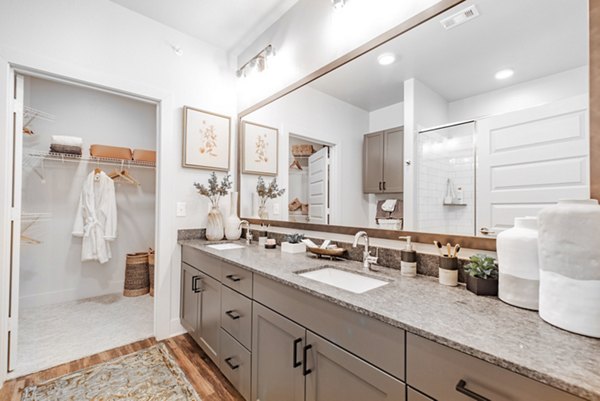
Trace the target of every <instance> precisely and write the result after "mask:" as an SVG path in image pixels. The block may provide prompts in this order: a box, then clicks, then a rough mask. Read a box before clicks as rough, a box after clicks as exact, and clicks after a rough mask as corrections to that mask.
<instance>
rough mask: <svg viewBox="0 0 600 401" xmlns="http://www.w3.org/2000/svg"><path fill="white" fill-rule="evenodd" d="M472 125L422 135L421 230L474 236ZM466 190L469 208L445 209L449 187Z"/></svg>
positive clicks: (419, 157)
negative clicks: (451, 184)
mask: <svg viewBox="0 0 600 401" xmlns="http://www.w3.org/2000/svg"><path fill="white" fill-rule="evenodd" d="M473 133H474V130H473V126H472V125H471V124H469V125H466V126H459V127H453V128H448V129H444V130H438V131H434V132H428V133H423V134H419V137H418V144H417V176H418V179H417V185H416V200H417V207H416V225H417V230H418V231H427V232H436V233H448V234H463V235H474V224H475V222H474V221H475V208H474V200H475V189H474V188H475V168H474V157H473V155H474V143H473ZM448 179H451V180H452V183H453V185H454V190H455V192H457V189H458V188H459V187H461V188H462V189H463V203H466V206H445V205H444V204H443V203H444V197H445V196H446V186H447V181H448Z"/></svg>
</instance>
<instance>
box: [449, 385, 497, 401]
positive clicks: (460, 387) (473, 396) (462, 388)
mask: <svg viewBox="0 0 600 401" xmlns="http://www.w3.org/2000/svg"><path fill="white" fill-rule="evenodd" d="M466 385H467V382H466V381H464V380H460V381H459V382H458V383H457V384H456V391H458V392H459V393H461V394H464V395H466V396H467V397H469V398H471V399H473V400H477V401H491V400H490V399H489V398H486V397H484V396H482V395H479V394H477V393H476V392H474V391H471V390H469V389H467V388H466Z"/></svg>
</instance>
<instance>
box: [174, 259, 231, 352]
mask: <svg viewBox="0 0 600 401" xmlns="http://www.w3.org/2000/svg"><path fill="white" fill-rule="evenodd" d="M179 315H180V319H181V325H182V326H183V327H184V328H185V329H186V330H187V331H188V333H189V334H190V335H191V336H192V338H193V339H194V340H195V341H196V342H197V343H198V345H200V347H202V349H203V350H204V352H206V354H207V355H208V356H209V357H210V358H211V359H212V360H213V361H214V362H215V363H216V362H217V361H218V359H217V357H218V353H219V336H220V334H219V329H220V327H221V283H219V282H218V281H217V280H215V279H214V278H212V277H210V276H209V275H207V274H205V273H203V272H202V271H200V270H198V269H196V268H194V267H191V266H190V265H188V264H186V263H182V264H181V307H180V312H179Z"/></svg>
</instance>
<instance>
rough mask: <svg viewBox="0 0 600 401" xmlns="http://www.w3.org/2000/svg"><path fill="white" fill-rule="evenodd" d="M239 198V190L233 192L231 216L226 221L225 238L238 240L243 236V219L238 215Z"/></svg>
mask: <svg viewBox="0 0 600 401" xmlns="http://www.w3.org/2000/svg"><path fill="white" fill-rule="evenodd" d="M237 198H238V197H237V192H232V193H231V206H230V208H229V217H227V220H226V221H225V238H227V239H228V240H230V241H236V240H238V239H240V237H241V236H242V228H241V227H240V223H241V220H240V218H239V217H238V215H237Z"/></svg>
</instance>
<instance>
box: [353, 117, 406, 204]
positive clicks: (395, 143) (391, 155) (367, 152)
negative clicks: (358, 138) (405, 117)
mask: <svg viewBox="0 0 600 401" xmlns="http://www.w3.org/2000/svg"><path fill="white" fill-rule="evenodd" d="M403 165H404V129H403V128H402V127H400V128H394V129H390V130H386V131H380V132H374V133H372V134H367V135H365V137H364V141H363V192H364V193H366V194H381V193H399V192H403V186H404V170H403Z"/></svg>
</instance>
